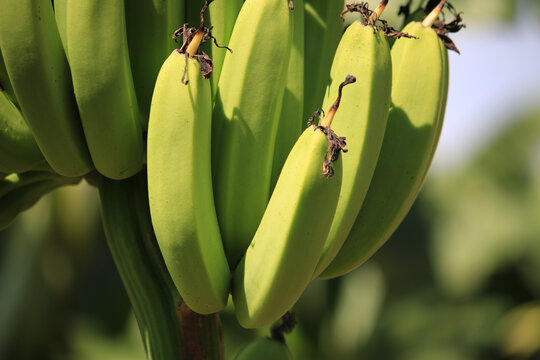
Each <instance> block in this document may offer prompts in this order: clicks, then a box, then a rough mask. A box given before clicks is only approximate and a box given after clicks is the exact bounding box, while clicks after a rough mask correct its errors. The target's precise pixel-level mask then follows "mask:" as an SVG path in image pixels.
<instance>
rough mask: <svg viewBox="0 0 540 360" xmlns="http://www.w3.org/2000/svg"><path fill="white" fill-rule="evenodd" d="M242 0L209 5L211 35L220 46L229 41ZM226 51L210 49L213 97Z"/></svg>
mask: <svg viewBox="0 0 540 360" xmlns="http://www.w3.org/2000/svg"><path fill="white" fill-rule="evenodd" d="M243 3H244V0H217V1H214V2H213V3H211V4H210V6H209V8H208V11H209V16H210V25H211V26H212V35H214V36H215V38H216V39H217V41H218V43H219V44H220V46H226V45H227V44H228V43H229V40H230V39H231V34H232V30H233V27H234V23H235V22H236V18H237V17H238V13H239V12H240V9H241V8H242V4H243ZM226 51H227V49H220V48H217V47H214V46H213V47H211V51H210V52H211V54H212V56H211V57H212V61H213V62H214V70H213V71H212V77H210V81H211V83H212V94H213V95H214V96H215V94H216V91H217V86H218V82H219V76H220V74H221V69H222V68H223V62H224V61H225V54H226Z"/></svg>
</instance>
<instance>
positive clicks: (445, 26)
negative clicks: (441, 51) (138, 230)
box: [398, 0, 466, 54]
mask: <svg viewBox="0 0 540 360" xmlns="http://www.w3.org/2000/svg"><path fill="white" fill-rule="evenodd" d="M411 3H412V1H409V2H408V3H407V4H406V5H403V6H401V7H400V8H399V12H398V15H403V16H404V17H405V18H407V17H408V16H409V15H410V14H411V9H410V7H411ZM444 7H446V8H447V9H448V10H449V11H450V12H451V13H452V15H453V16H454V19H453V20H452V21H450V22H448V23H447V22H445V20H437V17H438V16H439V15H440V14H441V13H442V14H443V16H444V13H443V12H442V11H443V9H444ZM416 11H423V12H424V13H426V14H427V15H426V17H425V18H424V20H423V21H422V25H423V26H424V27H431V28H432V29H433V30H434V31H435V32H436V33H437V35H439V38H440V39H441V40H442V42H443V44H444V46H445V47H446V48H447V49H448V50H452V51H455V52H457V53H458V54H459V53H460V52H459V49H458V48H457V46H456V44H455V43H454V41H453V40H452V39H450V37H449V36H448V35H447V34H448V33H456V32H458V31H459V30H461V29H462V28H464V27H466V25H465V24H463V23H462V21H463V18H462V17H461V15H462V14H463V13H462V12H458V11H457V10H456V9H455V8H454V6H453V5H452V4H451V3H450V2H449V1H446V0H442V1H438V0H430V1H429V2H428V3H427V5H426V6H425V8H422V7H421V6H419V7H418V9H417V10H416Z"/></svg>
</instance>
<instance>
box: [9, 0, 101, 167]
mask: <svg viewBox="0 0 540 360" xmlns="http://www.w3.org/2000/svg"><path fill="white" fill-rule="evenodd" d="M0 48H2V56H3V59H4V61H5V64H6V69H7V72H8V75H9V79H10V80H11V85H12V86H13V89H14V92H15V95H16V98H17V101H18V104H19V106H20V108H21V110H22V113H23V115H24V119H25V120H26V122H27V124H28V126H29V127H30V129H31V130H32V132H33V133H34V137H35V139H36V142H37V144H38V146H39V148H40V149H41V152H42V153H43V155H44V156H45V158H46V159H47V162H48V163H49V164H50V165H51V167H52V168H53V169H54V170H55V171H56V172H57V173H59V174H61V175H64V176H70V177H77V176H82V175H84V174H86V173H88V172H89V171H91V170H92V162H91V160H90V156H89V154H88V149H87V148H86V142H85V140H84V134H83V131H82V128H81V124H80V123H79V115H78V113H77V105H76V103H75V98H74V97H73V87H72V84H71V78H70V75H69V68H68V63H67V60H66V57H65V54H64V50H63V48H62V44H61V41H60V36H59V35H58V30H57V27H56V24H55V19H54V13H53V9H52V5H51V1H50V0H5V1H3V2H2V11H1V12H0Z"/></svg>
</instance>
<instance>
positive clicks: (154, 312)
mask: <svg viewBox="0 0 540 360" xmlns="http://www.w3.org/2000/svg"><path fill="white" fill-rule="evenodd" d="M145 170H146V169H143V171H141V172H140V173H139V174H137V175H135V176H133V177H131V178H129V179H126V180H121V181H116V180H110V179H107V178H104V177H102V176H100V175H97V176H96V177H95V178H94V180H95V183H96V185H97V187H98V189H99V197H100V203H101V216H102V220H103V227H104V230H105V235H106V238H107V244H108V245H109V249H110V250H111V254H112V256H113V259H114V262H115V264H116V267H117V269H118V272H119V274H120V277H121V278H122V282H123V283H124V287H125V289H126V292H127V294H128V297H129V300H130V302H131V305H132V307H133V312H134V313H135V316H136V318H137V324H138V326H139V331H140V334H141V338H142V340H143V343H144V347H145V350H146V354H147V358H148V359H155V360H169V359H181V358H182V356H183V355H182V347H183V344H182V336H181V330H180V324H179V322H178V315H177V313H176V307H177V306H178V304H179V302H180V300H179V297H178V293H177V292H176V289H174V285H172V281H171V279H170V276H169V274H168V273H167V270H166V269H165V265H164V264H163V259H162V258H161V255H160V253H159V250H158V247H157V244H156V242H155V239H154V236H153V233H152V225H151V223H150V213H149V209H148V193H147V192H146V189H147V184H146V171H145Z"/></svg>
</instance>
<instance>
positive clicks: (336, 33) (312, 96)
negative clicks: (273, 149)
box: [303, 0, 344, 119]
mask: <svg viewBox="0 0 540 360" xmlns="http://www.w3.org/2000/svg"><path fill="white" fill-rule="evenodd" d="M343 7H344V4H343V0H324V1H323V0H304V12H305V33H306V34H307V36H306V37H305V57H304V58H305V59H306V61H305V62H304V73H305V74H306V76H305V77H304V88H305V89H306V90H308V91H309V92H308V93H306V96H305V100H304V117H303V118H304V119H305V118H307V117H308V116H309V115H311V112H312V111H313V109H315V108H317V107H319V106H320V105H321V103H322V101H323V99H324V91H325V89H326V86H327V85H328V84H329V82H330V79H329V77H328V75H329V73H330V67H331V65H332V55H333V54H334V53H335V51H336V48H337V46H338V44H339V39H340V38H341V33H342V28H343V21H341V19H340V17H339V14H340V13H341V11H342V10H343Z"/></svg>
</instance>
